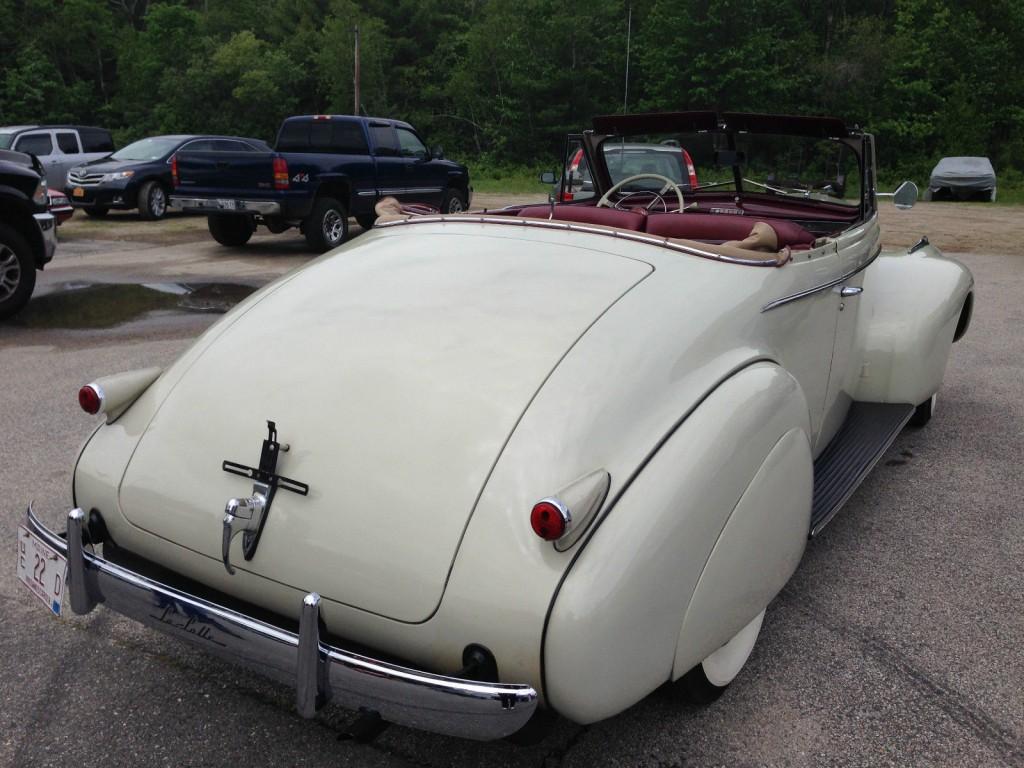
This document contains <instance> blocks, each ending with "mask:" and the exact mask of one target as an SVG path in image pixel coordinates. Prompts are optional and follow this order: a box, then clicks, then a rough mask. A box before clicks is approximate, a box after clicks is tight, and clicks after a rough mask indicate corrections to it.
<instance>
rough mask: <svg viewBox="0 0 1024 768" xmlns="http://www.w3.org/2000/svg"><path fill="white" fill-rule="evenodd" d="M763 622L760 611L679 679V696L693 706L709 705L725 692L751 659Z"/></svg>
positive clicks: (676, 684) (762, 614) (677, 686)
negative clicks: (728, 639)
mask: <svg viewBox="0 0 1024 768" xmlns="http://www.w3.org/2000/svg"><path fill="white" fill-rule="evenodd" d="M763 621H764V611H761V612H760V613H759V614H758V615H757V616H755V617H754V620H753V621H751V622H750V623H749V624H747V626H745V627H744V628H743V629H741V630H740V631H739V632H737V633H736V635H735V636H734V637H733V638H732V640H730V641H729V642H727V643H726V644H725V645H723V646H722V647H721V648H719V649H718V650H717V651H715V652H714V653H712V654H711V655H710V656H708V657H707V658H706V659H704V661H702V662H701V663H700V664H698V665H697V666H696V667H694V668H693V669H691V670H690V671H689V672H687V673H686V674H685V675H683V676H682V677H681V678H679V680H677V681H676V683H675V687H676V690H678V692H679V693H680V695H681V696H682V697H683V698H684V699H685V700H687V701H689V702H690V703H692V704H710V703H711V702H713V701H715V699H717V698H718V697H719V696H721V695H722V694H723V693H725V689H726V688H728V687H729V683H731V682H732V681H733V680H734V679H735V678H736V675H738V674H739V673H740V670H741V669H743V665H744V664H746V663H747V659H749V658H750V654H751V653H752V652H753V650H754V644H755V643H757V636H758V634H759V633H760V632H761V622H763Z"/></svg>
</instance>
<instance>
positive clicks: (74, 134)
mask: <svg viewBox="0 0 1024 768" xmlns="http://www.w3.org/2000/svg"><path fill="white" fill-rule="evenodd" d="M0 149H12V150H14V151H15V152H24V153H26V154H30V155H35V156H36V157H38V158H39V161H40V162H41V163H42V164H43V168H44V169H45V170H46V183H47V184H48V185H49V186H50V187H52V188H53V189H63V188H64V184H65V182H66V180H67V175H68V171H69V170H71V168H73V167H74V166H76V165H79V164H81V163H85V162H88V161H89V160H99V159H100V158H104V157H106V156H107V155H109V154H110V153H111V152H113V151H114V140H113V138H111V136H110V131H108V130H105V129H103V128H92V127H89V126H84V125H12V126H6V127H0Z"/></svg>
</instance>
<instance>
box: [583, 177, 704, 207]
mask: <svg viewBox="0 0 1024 768" xmlns="http://www.w3.org/2000/svg"><path fill="white" fill-rule="evenodd" d="M638 179H656V180H657V181H663V182H665V186H663V187H662V188H661V189H660V190H658V192H657V193H656V194H657V196H658V197H659V198H660V197H661V195H663V194H664V193H665V192H667V191H669V190H672V191H673V192H675V193H676V198H677V199H678V200H679V210H680V212H681V211H682V210H683V208H684V207H685V206H684V204H683V190H681V189H680V188H679V185H678V184H676V183H675V182H674V181H672V179H670V178H669V177H668V176H662V175H661V174H659V173H638V174H637V175H636V176H628V177H627V178H625V179H623V180H622V181H620V182H619V183H618V184H613V185H612V187H611V189H609V190H608V191H607V192H605V193H604V194H603V195H602V196H601V199H600V200H598V201H597V207H598V208H619V205H618V203H619V202H621V201H616V202H615V203H609V202H608V201H609V200H610V199H611V196H612V195H614V194H615V193H616V192H618V191H619V190H620V189H621V188H622V187H624V186H626V185H627V184H629V183H631V182H634V181H636V180H638ZM652 203H653V201H652ZM619 210H622V209H621V208H620V209H619Z"/></svg>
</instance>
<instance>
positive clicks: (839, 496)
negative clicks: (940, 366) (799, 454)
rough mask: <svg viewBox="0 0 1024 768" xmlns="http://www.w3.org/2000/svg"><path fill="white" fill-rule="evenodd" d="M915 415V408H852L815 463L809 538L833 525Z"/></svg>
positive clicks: (870, 405)
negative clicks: (837, 515) (841, 510)
mask: <svg viewBox="0 0 1024 768" xmlns="http://www.w3.org/2000/svg"><path fill="white" fill-rule="evenodd" d="M913 415H914V406H912V405H898V404H890V403H853V404H852V405H851V406H850V411H849V413H848V414H847V415H846V421H844V422H843V426H842V427H840V429H839V432H837V433H836V436H835V437H833V438H832V441H831V442H830V443H829V444H828V446H827V447H826V448H825V450H824V451H822V453H821V455H820V456H819V457H818V458H817V459H815V461H814V499H813V501H812V502H811V531H810V533H809V534H808V536H809V538H813V537H814V536H817V535H818V534H819V533H820V532H821V529H822V528H824V527H825V526H826V525H828V524H829V523H830V522H831V521H832V518H833V517H834V516H835V514H836V512H838V511H839V509H840V508H841V507H842V506H843V504H845V503H846V500H847V499H849V498H850V496H852V495H853V492H854V491H855V490H857V486H858V485H860V484H861V481H862V480H863V479H864V478H865V477H866V476H867V474H868V472H870V471H871V468H872V467H874V466H875V463H876V462H877V461H878V460H879V459H880V458H882V454H884V453H885V451H886V449H888V447H889V446H890V445H892V442H893V440H895V439H896V436H897V435H899V433H900V430H902V429H903V425H904V424H906V423H907V422H908V421H909V420H910V417H911V416H913Z"/></svg>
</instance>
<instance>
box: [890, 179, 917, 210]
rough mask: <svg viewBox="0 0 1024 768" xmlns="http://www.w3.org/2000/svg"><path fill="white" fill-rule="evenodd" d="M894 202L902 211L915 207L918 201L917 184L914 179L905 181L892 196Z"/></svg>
mask: <svg viewBox="0 0 1024 768" xmlns="http://www.w3.org/2000/svg"><path fill="white" fill-rule="evenodd" d="M892 202H893V204H894V205H895V206H896V207H897V208H899V209H900V210H901V211H905V210H907V209H909V208H913V207H914V203H916V202H917V184H915V183H914V182H912V181H904V182H903V183H902V184H900V185H899V186H898V187H896V192H894V193H893V196H892Z"/></svg>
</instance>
